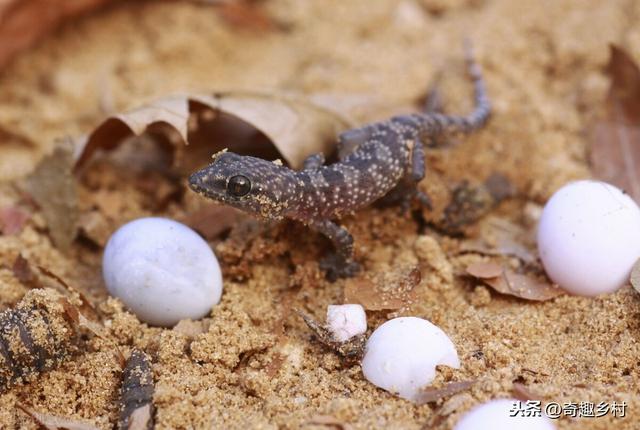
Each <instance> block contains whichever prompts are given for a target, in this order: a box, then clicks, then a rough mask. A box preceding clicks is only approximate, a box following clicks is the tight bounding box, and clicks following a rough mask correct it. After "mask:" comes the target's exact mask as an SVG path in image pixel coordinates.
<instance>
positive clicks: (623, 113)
mask: <svg viewBox="0 0 640 430" xmlns="http://www.w3.org/2000/svg"><path fill="white" fill-rule="evenodd" d="M607 73H608V74H609V76H610V78H611V86H610V88H609V94H608V96H607V101H606V106H607V113H606V117H605V118H604V119H603V120H601V121H599V122H597V123H596V124H595V126H594V127H593V132H592V142H591V151H590V162H591V169H592V172H593V174H594V176H595V177H597V178H598V179H602V180H604V181H607V182H610V183H612V184H614V185H616V186H618V187H619V188H621V189H623V190H625V191H626V192H628V193H629V194H630V195H631V197H633V198H634V199H635V201H636V202H640V68H639V67H638V65H637V64H636V63H635V62H634V61H633V59H632V58H631V57H630V56H629V55H628V54H627V53H626V52H625V51H623V50H622V49H621V48H619V47H617V46H615V45H611V55H610V59H609V64H608V65H607Z"/></svg>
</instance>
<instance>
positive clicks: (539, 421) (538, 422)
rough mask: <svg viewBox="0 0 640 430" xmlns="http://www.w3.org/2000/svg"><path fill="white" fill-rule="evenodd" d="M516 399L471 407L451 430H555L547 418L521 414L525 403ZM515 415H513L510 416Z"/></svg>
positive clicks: (494, 401)
mask: <svg viewBox="0 0 640 430" xmlns="http://www.w3.org/2000/svg"><path fill="white" fill-rule="evenodd" d="M519 402H520V400H517V399H496V400H490V401H488V402H486V403H483V404H481V405H479V406H476V407H475V408H473V409H471V410H470V411H469V412H467V413H466V414H465V415H463V417H462V418H460V420H459V421H458V422H457V423H456V425H455V427H454V428H453V430H555V428H556V427H555V425H554V424H553V422H551V420H550V419H549V418H547V417H546V416H544V415H541V416H523V414H522V412H518V413H517V414H516V411H518V410H524V409H526V405H524V404H522V403H521V405H520V406H518V405H517V404H518V403H519ZM512 415H515V416H512Z"/></svg>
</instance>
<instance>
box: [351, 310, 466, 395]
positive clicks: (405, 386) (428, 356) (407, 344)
mask: <svg viewBox="0 0 640 430" xmlns="http://www.w3.org/2000/svg"><path fill="white" fill-rule="evenodd" d="M437 365H446V366H450V367H455V368H458V367H460V360H459V359H458V353H457V352H456V348H455V346H454V345H453V343H452V342H451V339H449V337H448V336H447V335H446V334H445V333H444V332H443V331H442V330H440V329H439V328H438V327H436V326H435V325H433V324H431V323H430V322H429V321H427V320H425V319H422V318H416V317H401V318H395V319H392V320H389V321H387V322H385V323H384V324H382V325H381V326H380V327H378V328H377V329H376V330H375V331H374V332H373V334H371V337H370V338H369V339H368V340H367V345H366V348H365V354H364V358H363V359H362V373H363V374H364V377H365V378H367V380H368V381H369V382H371V383H372V384H374V385H376V386H378V387H380V388H383V389H385V390H387V391H390V392H392V393H397V394H398V395H399V396H400V397H402V398H404V399H407V400H416V399H417V397H418V394H419V393H420V390H421V389H422V388H423V387H425V386H427V385H429V384H430V383H431V381H433V378H435V375H436V366H437Z"/></svg>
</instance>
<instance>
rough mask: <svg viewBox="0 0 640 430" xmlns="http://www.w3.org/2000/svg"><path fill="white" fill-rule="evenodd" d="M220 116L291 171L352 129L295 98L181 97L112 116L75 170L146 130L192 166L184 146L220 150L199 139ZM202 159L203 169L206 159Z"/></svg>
mask: <svg viewBox="0 0 640 430" xmlns="http://www.w3.org/2000/svg"><path fill="white" fill-rule="evenodd" d="M216 118H217V119H221V118H222V119H224V122H228V123H229V124H230V126H237V124H233V122H234V121H235V122H236V123H237V121H238V120H240V121H241V122H243V123H244V124H245V125H246V124H249V125H251V126H252V127H253V129H254V130H257V131H259V132H260V133H262V134H263V135H264V136H266V138H267V139H268V140H270V142H271V143H272V144H273V145H275V147H276V148H277V150H278V151H279V152H280V154H281V155H282V157H283V158H284V159H285V160H286V161H287V162H288V163H289V165H291V167H293V168H300V167H302V164H303V161H304V159H305V158H306V157H307V156H309V155H311V154H314V153H318V152H322V153H325V154H329V153H331V151H332V149H333V145H334V143H335V139H336V136H337V135H338V133H339V132H341V131H342V130H344V129H347V128H349V127H350V125H351V124H350V123H349V121H347V120H345V119H344V118H342V117H341V116H339V115H338V114H336V113H334V112H332V111H330V110H327V109H325V108H323V107H320V106H317V105H315V104H313V103H311V102H309V101H307V100H305V99H302V98H296V97H292V96H286V95H277V94H263V93H251V92H228V93H217V94H214V95H211V96H209V95H196V94H192V95H179V96H173V97H168V98H164V99H161V100H157V101H155V102H152V103H150V104H147V105H144V106H141V107H139V108H136V109H133V110H130V111H128V112H125V113H121V114H117V115H114V116H111V117H109V118H108V119H107V120H105V121H104V122H103V123H102V124H100V125H99V126H98V127H97V128H96V129H95V130H93V132H92V133H91V134H90V135H89V137H88V139H87V140H86V144H85V145H84V147H83V149H82V151H81V152H80V155H79V158H78V160H77V162H76V167H81V166H82V165H84V164H85V163H86V162H87V161H88V159H89V158H91V157H92V155H93V154H94V153H95V151H97V150H98V149H105V150H111V149H113V148H115V147H116V146H118V145H119V144H120V143H121V142H122V141H123V140H124V139H125V138H127V137H130V136H133V135H140V134H141V133H143V132H148V133H151V134H153V135H156V136H160V137H164V142H165V143H166V142H168V143H169V144H171V145H173V147H174V149H175V150H176V156H175V157H174V158H175V161H174V164H176V165H179V166H182V165H188V164H189V161H190V160H188V161H184V160H183V159H182V157H183V156H182V155H181V154H182V152H183V151H184V148H183V147H184V144H187V143H191V140H195V141H205V142H208V143H207V144H208V146H209V147H210V149H209V150H208V154H209V155H211V154H212V153H214V152H216V151H217V150H218V149H221V148H216V147H215V142H212V140H211V139H206V137H203V136H199V135H198V133H201V134H202V133H212V131H211V130H210V128H211V127H206V126H205V125H204V124H205V123H206V122H207V121H208V122H209V123H211V122H212V121H214V120H216ZM214 140H215V139H214ZM161 141H163V140H162V139H161ZM230 149H231V150H235V148H234V147H231V148H230ZM251 150H253V151H254V152H255V151H264V148H262V149H261V148H251V149H250V151H249V152H251ZM191 151H195V149H191ZM198 155H199V154H198ZM198 161H199V164H200V165H202V164H204V163H205V162H206V161H207V159H206V158H204V159H200V160H198ZM182 167H192V166H182Z"/></svg>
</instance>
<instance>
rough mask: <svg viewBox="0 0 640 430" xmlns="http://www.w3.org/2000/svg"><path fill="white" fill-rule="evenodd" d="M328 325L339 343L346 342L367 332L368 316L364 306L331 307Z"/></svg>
mask: <svg viewBox="0 0 640 430" xmlns="http://www.w3.org/2000/svg"><path fill="white" fill-rule="evenodd" d="M327 325H328V326H329V330H331V333H333V337H334V339H335V340H337V341H338V342H346V341H347V340H349V339H351V338H352V337H354V336H357V335H359V334H362V333H364V332H366V331H367V314H366V313H365V311H364V308H363V307H362V305H358V304H346V305H329V306H328V307H327Z"/></svg>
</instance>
